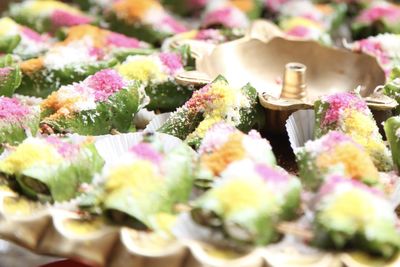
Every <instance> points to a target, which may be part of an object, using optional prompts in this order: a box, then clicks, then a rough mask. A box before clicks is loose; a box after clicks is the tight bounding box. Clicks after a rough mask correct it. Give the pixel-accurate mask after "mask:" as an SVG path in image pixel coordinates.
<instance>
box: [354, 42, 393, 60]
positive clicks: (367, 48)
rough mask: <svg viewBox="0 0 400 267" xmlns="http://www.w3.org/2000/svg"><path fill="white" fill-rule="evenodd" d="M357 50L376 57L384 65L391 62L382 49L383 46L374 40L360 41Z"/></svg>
mask: <svg viewBox="0 0 400 267" xmlns="http://www.w3.org/2000/svg"><path fill="white" fill-rule="evenodd" d="M357 50H359V51H362V52H364V53H368V54H371V55H373V56H375V57H376V58H378V60H379V62H381V63H382V64H388V63H389V61H390V59H389V57H388V55H387V53H386V52H385V51H384V50H383V49H382V45H381V44H380V43H379V42H376V41H374V40H370V39H364V40H360V41H359V42H357Z"/></svg>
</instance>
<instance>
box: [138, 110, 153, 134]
mask: <svg viewBox="0 0 400 267" xmlns="http://www.w3.org/2000/svg"><path fill="white" fill-rule="evenodd" d="M155 117H156V114H155V113H154V111H148V110H147V109H141V110H140V111H139V112H138V113H136V115H135V117H134V118H133V123H134V124H135V126H136V127H137V128H138V129H144V128H146V126H147V125H148V124H149V123H150V122H151V121H152V120H153V119H154V118H155Z"/></svg>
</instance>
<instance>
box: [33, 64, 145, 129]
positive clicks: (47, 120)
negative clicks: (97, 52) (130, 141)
mask: <svg viewBox="0 0 400 267" xmlns="http://www.w3.org/2000/svg"><path fill="white" fill-rule="evenodd" d="M143 100H144V95H143V92H142V89H141V87H140V86H139V85H138V84H137V83H135V82H132V81H128V80H126V79H124V77H123V76H121V75H120V74H119V73H118V72H117V71H115V70H112V69H105V70H102V71H99V72H97V73H96V74H94V75H92V76H89V77H88V78H86V79H85V80H84V81H82V82H80V83H74V84H71V85H65V86H62V87H61V88H60V89H59V90H57V91H55V92H53V93H52V94H51V95H50V96H49V97H47V99H45V100H44V101H43V103H42V105H41V107H42V115H41V117H42V118H41V128H42V130H43V131H44V132H48V133H78V134H81V135H102V134H109V133H111V132H112V131H118V132H128V131H129V130H130V128H131V126H132V122H133V115H134V114H135V113H136V112H137V111H138V110H139V108H140V106H141V105H142V103H143Z"/></svg>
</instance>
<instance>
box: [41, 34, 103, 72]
mask: <svg viewBox="0 0 400 267" xmlns="http://www.w3.org/2000/svg"><path fill="white" fill-rule="evenodd" d="M91 47H93V41H92V39H91V38H87V37H86V38H84V39H82V40H79V41H76V42H72V43H70V44H68V45H66V46H54V47H52V48H51V49H50V50H49V51H48V52H47V53H46V55H45V56H44V64H45V66H46V67H47V68H49V69H55V70H59V69H63V68H65V67H66V66H74V67H75V68H76V69H77V70H78V71H79V69H80V68H81V67H82V65H84V64H88V63H94V62H96V61H97V58H96V56H91V55H90V48H91Z"/></svg>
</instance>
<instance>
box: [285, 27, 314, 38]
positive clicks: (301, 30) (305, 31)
mask: <svg viewBox="0 0 400 267" xmlns="http://www.w3.org/2000/svg"><path fill="white" fill-rule="evenodd" d="M286 33H287V34H288V35H291V36H295V37H299V38H307V37H309V36H310V35H311V30H310V29H309V28H307V27H304V26H296V27H293V28H291V29H290V30H288V31H287V32H286Z"/></svg>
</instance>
